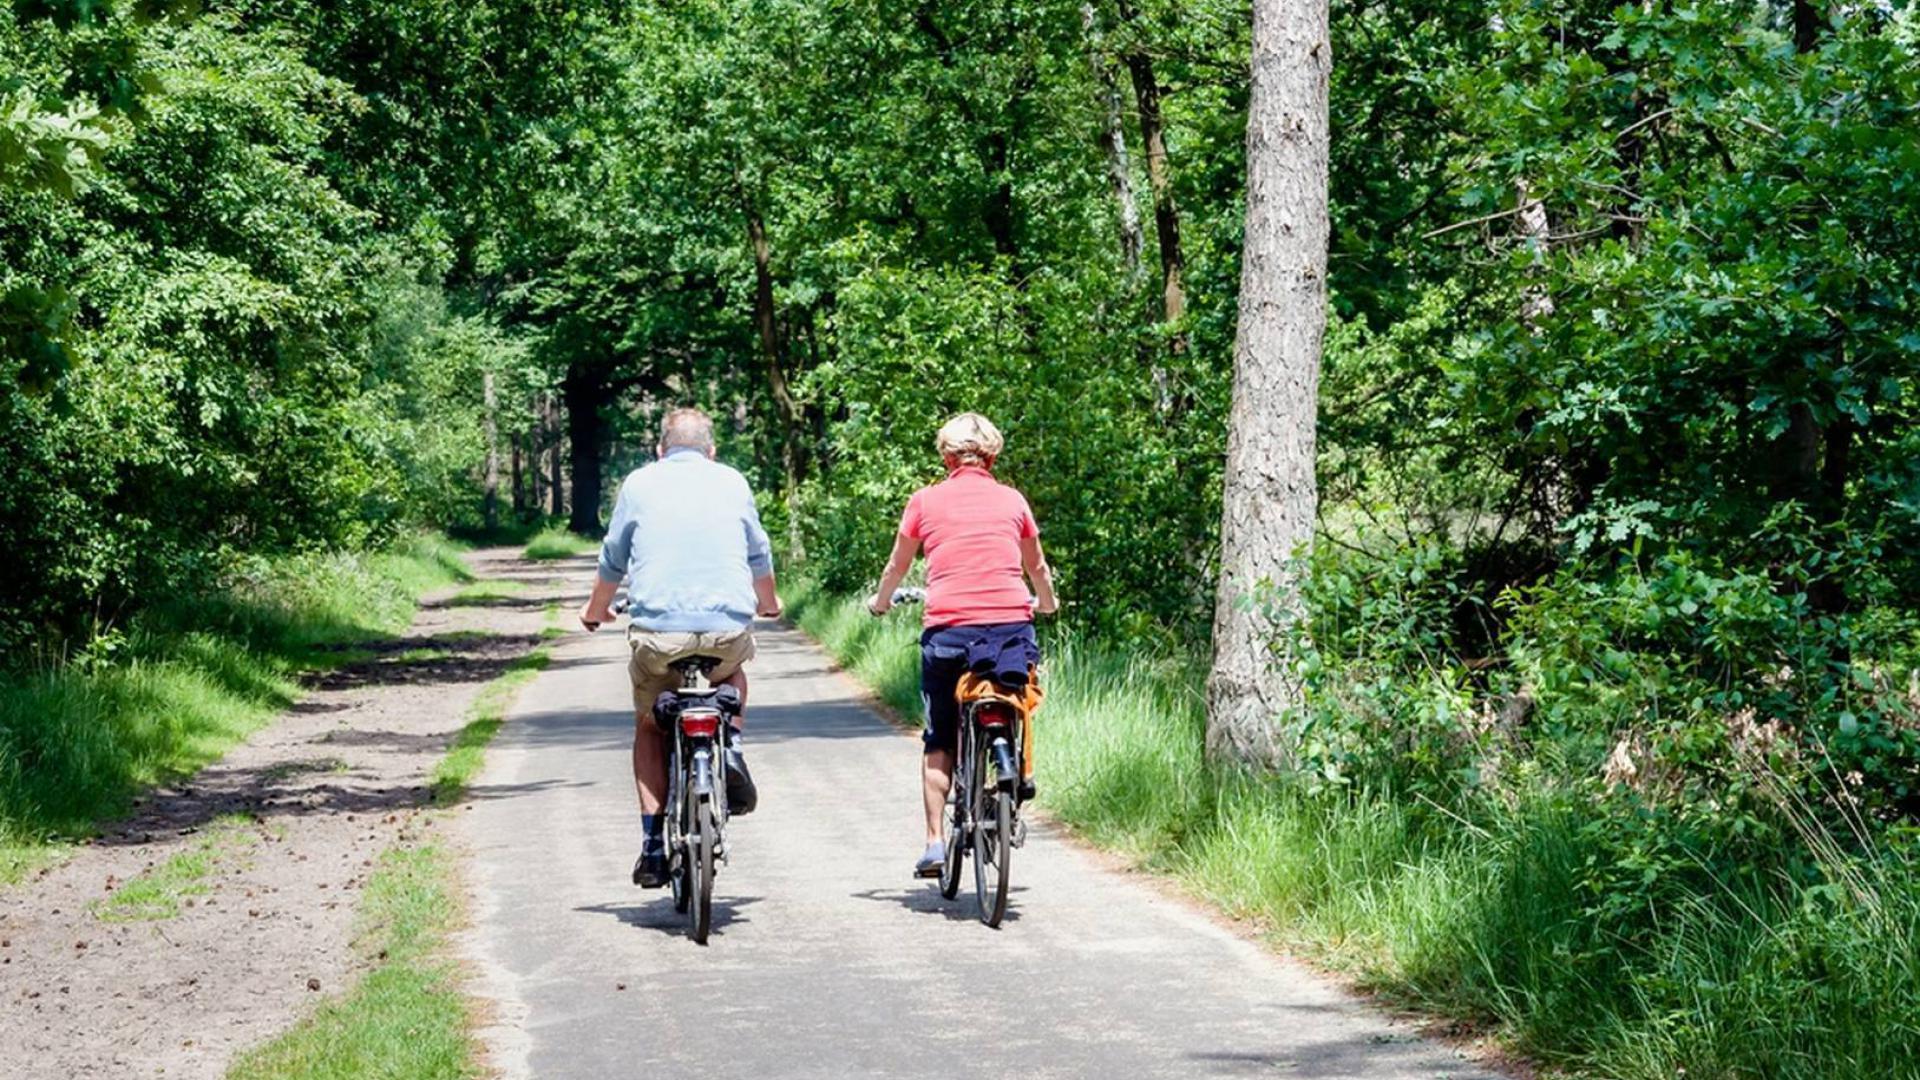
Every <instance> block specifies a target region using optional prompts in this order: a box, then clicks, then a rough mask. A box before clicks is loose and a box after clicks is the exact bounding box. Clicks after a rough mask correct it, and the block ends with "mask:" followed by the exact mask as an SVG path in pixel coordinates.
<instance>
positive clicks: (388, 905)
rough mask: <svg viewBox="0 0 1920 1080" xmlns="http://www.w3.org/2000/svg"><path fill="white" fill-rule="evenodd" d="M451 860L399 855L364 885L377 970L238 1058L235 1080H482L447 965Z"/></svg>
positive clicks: (370, 954)
mask: <svg viewBox="0 0 1920 1080" xmlns="http://www.w3.org/2000/svg"><path fill="white" fill-rule="evenodd" d="M453 883H454V876H453V862H452V858H451V857H450V856H449V855H448V854H447V853H446V852H445V851H444V850H443V849H441V848H439V847H436V846H433V845H426V846H421V847H397V848H394V849H392V850H390V851H388V852H386V853H385V854H384V855H382V856H381V857H380V862H379V864H378V866H377V867H376V869H375V870H374V873H373V876H372V877H371V878H369V879H368V881H367V889H366V894H365V897H364V899H362V901H361V907H360V912H359V921H360V930H359V934H358V938H357V941H356V948H358V949H359V950H360V951H361V952H362V954H363V955H365V957H366V958H367V959H368V960H369V961H371V962H373V964H374V967H373V970H372V971H370V972H368V973H367V975H366V976H365V977H364V978H362V979H361V980H360V981H359V983H357V984H356V985H355V986H354V988H353V989H352V990H350V991H348V992H347V993H346V994H344V995H342V996H340V997H338V998H335V999H333V1000H331V1001H328V1002H326V1003H325V1004H323V1005H321V1006H320V1008H319V1009H317V1010H315V1012H314V1013H313V1014H312V1015H311V1016H309V1017H307V1018H306V1019H305V1020H303V1021H301V1022H300V1023H299V1024H297V1025H296V1026H295V1027H294V1028H293V1029H292V1030H290V1031H288V1032H287V1033H286V1034H284V1035H281V1036H280V1037H279V1038H276V1039H274V1040H273V1041H272V1042H269V1043H267V1044H266V1045H264V1046H261V1047H258V1048H256V1049H254V1050H252V1051H250V1052H248V1053H247V1054H245V1055H244V1056H242V1057H241V1058H240V1060H239V1061H238V1062H236V1063H235V1064H234V1066H233V1068H232V1069H230V1070H229V1071H228V1073H227V1075H228V1077H229V1078H230V1080H287V1078H289V1077H302V1078H307V1080H361V1078H363V1077H373V1076H378V1077H389V1078H393V1080H402V1078H404V1080H455V1078H462V1077H473V1076H478V1075H480V1072H479V1065H478V1055H477V1054H476V1052H475V1049H474V1046H473V1042H472V1039H471V1038H470V1035H469V1027H470V1024H469V1017H468V1013H467V1003H466V999H465V997H464V996H463V995H462V993H461V991H460V986H459V981H458V978H457V974H456V972H455V970H454V967H453V965H452V963H451V962H449V961H448V960H446V959H445V955H444V954H445V952H446V948H447V940H448V935H450V934H451V933H452V932H453V930H454V928H455V927H456V926H457V925H458V922H459V914H458V913H459V910H460V902H459V898H458V896H457V892H456V890H455V888H454V884H453Z"/></svg>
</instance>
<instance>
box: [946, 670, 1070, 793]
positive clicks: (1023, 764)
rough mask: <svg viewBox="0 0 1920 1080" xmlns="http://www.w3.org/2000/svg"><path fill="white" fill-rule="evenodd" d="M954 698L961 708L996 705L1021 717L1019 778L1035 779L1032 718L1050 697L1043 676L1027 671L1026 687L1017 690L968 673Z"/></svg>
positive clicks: (962, 679) (1034, 671)
mask: <svg viewBox="0 0 1920 1080" xmlns="http://www.w3.org/2000/svg"><path fill="white" fill-rule="evenodd" d="M954 696H955V697H957V698H959V699H960V704H961V706H962V707H964V706H967V705H971V704H973V703H974V702H976V701H997V702H1000V703H1001V704H1003V705H1006V706H1007V707H1009V708H1011V709H1013V710H1014V711H1015V712H1016V713H1018V714H1019V716H1020V778H1021V779H1022V780H1031V779H1033V714H1034V713H1036V712H1039V711H1040V702H1041V701H1043V700H1045V698H1046V696H1047V694H1046V691H1044V690H1042V689H1040V673H1039V672H1038V671H1036V670H1034V669H1032V668H1028V669H1027V685H1025V686H1023V687H1021V688H1019V689H1018V690H1015V689H1012V688H1009V687H1005V686H1001V685H1000V684H999V683H997V682H994V681H993V680H992V679H983V678H981V677H980V676H978V675H975V674H974V673H973V672H971V671H969V672H966V673H965V674H963V675H961V676H960V685H959V686H958V687H957V688H956V689H955V690H954Z"/></svg>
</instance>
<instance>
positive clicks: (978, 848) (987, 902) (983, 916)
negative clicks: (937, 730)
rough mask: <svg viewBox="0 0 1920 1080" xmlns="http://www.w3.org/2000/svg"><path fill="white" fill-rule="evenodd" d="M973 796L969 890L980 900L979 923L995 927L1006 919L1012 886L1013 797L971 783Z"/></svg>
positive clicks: (980, 784) (979, 782)
mask: <svg viewBox="0 0 1920 1080" xmlns="http://www.w3.org/2000/svg"><path fill="white" fill-rule="evenodd" d="M982 756H984V755H982ZM981 764H983V765H984V764H985V762H984V761H983V762H981ZM981 775H984V770H983V771H982V774H981ZM973 792H974V800H973V805H974V813H973V888H974V892H975V893H976V894H977V895H978V896H979V899H980V921H981V922H983V923H986V924H987V925H988V926H992V927H998V926H999V925H1000V920H1002V919H1004V918H1006V916H1007V891H1008V889H1009V888H1010V887H1011V884H1012V876H1011V873H1010V869H1011V868H1010V865H1009V864H1010V862H1011V860H1012V857H1013V845H1012V843H1010V842H1009V841H1010V840H1011V839H1012V838H1013V795H1012V793H1011V792H1006V791H1000V790H998V789H997V788H992V787H988V786H987V785H986V784H985V783H984V782H981V781H975V783H974V785H973Z"/></svg>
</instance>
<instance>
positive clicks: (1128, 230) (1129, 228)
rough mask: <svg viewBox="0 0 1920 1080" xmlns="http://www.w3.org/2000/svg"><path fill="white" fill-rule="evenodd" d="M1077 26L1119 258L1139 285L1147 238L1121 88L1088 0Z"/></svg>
mask: <svg viewBox="0 0 1920 1080" xmlns="http://www.w3.org/2000/svg"><path fill="white" fill-rule="evenodd" d="M1080 25H1081V26H1082V27H1083V28H1084V29H1085V30H1086V33H1087V55H1088V59H1089V60H1090V61H1091V62H1092V65H1093V80H1094V85H1095V86H1096V87H1097V88H1098V90H1099V94H1100V149H1101V151H1102V152H1103V153H1104V154H1105V155H1106V159H1107V181H1108V182H1109V183H1110V184H1112V185H1113V201H1114V205H1115V206H1116V207H1117V208H1118V211H1119V218H1120V257H1121V259H1122V260H1123V261H1124V262H1125V263H1126V267H1127V287H1128V289H1129V290H1131V289H1133V288H1136V287H1138V283H1139V279H1140V274H1141V269H1140V252H1141V250H1142V249H1143V248H1144V247H1145V246H1146V237H1145V236H1143V235H1142V233H1141V231H1140V204H1139V203H1138V202H1137V201H1136V200H1135V199H1134V197H1133V165H1132V163H1131V162H1129V161H1128V160H1127V133H1126V129H1125V127H1123V126H1122V125H1121V122H1120V87H1119V86H1118V85H1117V84H1116V83H1115V82H1114V78H1113V67H1112V64H1111V62H1110V61H1109V60H1108V58H1107V53H1106V46H1105V44H1104V42H1103V40H1102V35H1101V32H1100V17H1099V15H1098V14H1097V13H1096V12H1095V11H1094V8H1093V4H1092V2H1091V0H1088V2H1087V3H1084V4H1081V5H1080Z"/></svg>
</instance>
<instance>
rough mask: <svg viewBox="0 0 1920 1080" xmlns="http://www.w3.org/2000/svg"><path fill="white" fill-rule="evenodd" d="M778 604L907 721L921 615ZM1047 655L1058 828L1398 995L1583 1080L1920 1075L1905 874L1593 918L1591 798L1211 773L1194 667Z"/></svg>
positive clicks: (1873, 864) (808, 590)
mask: <svg viewBox="0 0 1920 1080" xmlns="http://www.w3.org/2000/svg"><path fill="white" fill-rule="evenodd" d="M788 590H789V591H790V593H791V594H792V595H791V596H790V608H791V610H792V611H793V614H794V617H795V618H796V620H797V621H798V622H799V624H800V625H801V626H802V627H804V628H805V629H806V630H808V631H809V632H810V633H812V634H813V635H814V636H815V637H817V638H818V639H820V640H821V641H822V642H823V643H824V644H825V645H826V646H827V648H828V649H829V650H830V651H831V652H832V653H833V654H834V655H835V656H836V658H838V659H839V660H840V662H841V663H842V664H844V665H845V666H846V667H847V668H849V669H850V670H851V671H852V672H853V673H854V674H855V675H857V676H858V677H860V678H861V679H863V680H865V681H866V682H867V683H868V684H869V685H871V686H872V687H873V688H874V689H875V690H876V691H877V692H879V694H880V695H881V696H882V697H883V698H885V699H886V701H887V702H888V703H889V704H891V705H893V706H894V707H896V708H898V709H900V710H902V711H903V712H904V713H906V714H907V715H913V714H915V713H917V711H918V708H919V698H918V688H917V679H918V660H917V652H916V650H915V648H914V639H915V635H916V633H917V631H918V627H917V626H916V625H914V624H913V622H912V619H911V617H910V615H908V613H901V615H896V616H892V617H889V618H888V619H886V620H876V619H873V618H872V617H870V616H869V615H867V614H866V612H865V610H864V607H863V606H862V605H861V603H860V601H859V600H857V599H853V598H845V597H834V596H829V595H823V594H822V593H820V592H819V591H818V590H817V589H815V588H813V587H812V586H811V585H810V584H808V583H806V582H804V581H800V582H797V583H794V584H790V585H789V586H788ZM902 616H906V617H902ZM1047 652H1048V659H1047V666H1046V669H1045V679H1046V687H1047V691H1048V696H1047V703H1046V705H1045V707H1044V708H1043V710H1042V712H1041V713H1040V716H1039V720H1038V724H1037V727H1036V730H1035V737H1036V742H1037V744H1038V745H1037V747H1036V751H1035V754H1036V757H1037V759H1038V780H1039V785H1040V790H1041V795H1040V798H1041V802H1042V803H1043V804H1044V805H1045V806H1046V808H1047V809H1048V811H1049V812H1050V813H1052V814H1053V815H1054V816H1055V817H1057V818H1059V819H1060V820H1062V821H1065V822H1067V823H1068V824H1070V825H1072V826H1074V827H1075V829H1076V830H1078V831H1079V832H1080V833H1081V834H1082V835H1084V836H1086V837H1088V838H1089V839H1091V840H1093V841H1094V842H1096V843H1098V844H1101V845H1102V846H1106V847H1109V848H1114V849H1117V850H1119V851H1122V852H1124V853H1126V854H1128V855H1130V856H1131V857H1133V858H1135V859H1137V860H1139V861H1141V862H1142V863H1144V864H1145V865H1147V866H1149V867H1152V868H1154V869H1158V870H1161V871H1163V872H1167V873H1170V874H1173V875H1176V876H1177V877H1179V878H1180V879H1182V880H1183V881H1185V882H1186V883H1188V885H1189V886H1190V887H1191V888H1193V889H1194V890H1195V891H1197V892H1199V893H1201V894H1202V895H1204V896H1206V897H1208V898H1209V899H1211V900H1213V901H1215V902H1216V903H1218V904H1219V905H1221V906H1222V907H1224V908H1225V909H1227V910H1229V911H1231V912H1234V913H1236V914H1238V915H1242V916H1246V917H1249V918H1253V919H1257V920H1259V921H1260V922H1261V923H1263V924H1264V925H1265V926H1267V927H1268V928H1269V929H1270V932H1271V933H1272V934H1273V935H1274V937H1275V938H1276V939H1278V940H1279V941H1281V942H1282V943H1284V944H1286V945H1287V946H1289V947H1290V948H1293V949H1295V950H1297V951H1300V952H1304V953H1306V954H1308V955H1310V956H1312V957H1314V958H1316V959H1317V960H1319V961H1320V962H1322V963H1324V964H1326V965H1328V966H1331V967H1333V968H1336V969H1338V970H1341V971H1343V972H1346V973H1347V974H1348V975H1350V976H1351V977H1352V978H1353V979H1355V980H1356V981H1357V982H1358V983H1359V984H1360V985H1362V986H1364V987H1366V988H1368V989H1370V990H1372V991H1374V992H1377V993H1379V994H1381V995H1383V996H1384V997H1386V998H1388V999H1390V1000H1393V1001H1395V1002H1397V1003H1400V1004H1404V1005H1409V1006H1412V1007H1416V1008H1420V1009H1423V1010H1426V1011H1428V1012H1432V1013H1437V1014H1442V1015H1446V1016H1450V1017H1455V1018H1460V1019H1463V1020H1466V1021H1468V1022H1470V1023H1473V1024H1475V1025H1478V1026H1480V1027H1481V1028H1482V1029H1484V1030H1487V1031H1490V1032H1492V1033H1494V1034H1495V1035H1497V1036H1498V1037H1499V1038H1501V1039H1502V1040H1504V1041H1505V1042H1507V1043H1509V1044H1511V1045H1513V1046H1515V1047H1516V1048H1518V1049H1520V1050H1522V1051H1523V1052H1526V1053H1529V1054H1531V1055H1533V1056H1535V1057H1537V1058H1538V1059H1540V1060H1542V1061H1544V1062H1547V1063H1549V1064H1552V1065H1557V1066H1561V1067H1565V1068H1567V1069H1569V1070H1572V1071H1576V1072H1578V1073H1580V1074H1583V1075H1592V1076H1603V1077H1619V1078H1631V1080H1653V1078H1655V1077H1663V1078H1671V1077H1674V1076H1681V1075H1684V1076H1686V1077H1689V1078H1701V1077H1783V1078H1784V1077H1791V1078H1807V1080H1814V1078H1821V1080H1831V1078H1841V1077H1849V1078H1851V1077H1859V1078H1867V1077H1874V1078H1879V1077H1889V1078H1900V1077H1920V865H1916V863H1915V861H1914V859H1913V858H1912V857H1909V856H1906V855H1902V854H1899V853H1898V852H1897V851H1894V852H1887V853H1884V854H1883V855H1882V856H1881V857H1879V858H1877V859H1874V860H1868V861H1861V862H1855V863H1851V864H1848V865H1845V866H1842V865H1838V864H1834V863H1832V862H1831V859H1832V855H1831V853H1830V852H1821V851H1817V850H1804V851H1783V852H1782V853H1781V861H1782V862H1783V863H1791V862H1795V861H1796V860H1797V861H1799V862H1801V863H1803V864H1810V865H1816V866H1818V865H1825V866H1826V869H1827V872H1826V874H1825V877H1824V879H1821V878H1820V877H1818V875H1815V876H1814V877H1813V878H1812V880H1815V881H1817V882H1820V881H1823V882H1824V883H1817V884H1812V885H1808V884H1804V883H1799V882H1796V881H1792V880H1788V879H1787V878H1786V877H1784V876H1782V877H1780V878H1779V879H1778V880H1769V879H1767V878H1764V877H1761V878H1759V880H1757V881H1756V880H1747V881H1742V882H1737V883H1736V882H1728V881H1722V880H1719V879H1716V878H1714V877H1713V876H1712V875H1710V874H1698V875H1694V876H1693V877H1690V878H1686V879H1685V880H1688V881H1696V882H1697V883H1698V884H1697V887H1694V888H1692V889H1691V890H1690V891H1684V892H1683V893H1682V894H1681V895H1679V896H1677V897H1668V898H1666V899H1663V900H1661V901H1660V902H1658V903H1657V904H1656V903H1654V902H1651V901H1650V902H1649V903H1648V904H1647V905H1646V906H1644V907H1643V908H1642V909H1640V910H1631V911H1618V910H1611V909H1604V908H1603V907H1602V906H1601V905H1600V904H1599V903H1598V900H1597V898H1596V897H1594V896H1592V895H1589V894H1588V892H1587V891H1586V890H1585V889H1584V888H1583V885H1582V883H1583V882H1584V881H1585V880H1586V876H1585V871H1586V870H1587V869H1588V868H1589V866H1590V865H1591V864H1592V862H1593V861H1594V860H1599V859H1606V858H1612V857H1615V855H1614V854H1613V853H1610V852H1609V851H1608V850H1606V849H1605V848H1604V846H1603V844H1602V841H1601V840H1600V839H1599V837H1601V836H1602V835H1603V833H1602V830H1598V829H1596V828H1595V827H1594V826H1595V824H1596V820H1597V819H1596V815H1598V814H1600V813H1602V812H1603V811H1602V809H1601V808H1600V807H1599V805H1598V804H1597V803H1595V802H1594V801H1593V800H1591V799H1590V798H1588V797H1586V796H1585V795H1584V794H1583V793H1582V791H1580V790H1579V789H1577V788H1570V787H1566V786H1556V785H1555V784H1554V783H1553V782H1551V781H1549V780H1547V779H1545V778H1544V777H1542V778H1537V779H1533V780H1528V781H1522V782H1519V783H1518V784H1517V785H1516V786H1515V787H1514V788H1513V789H1512V790H1511V791H1509V792H1508V793H1507V797H1506V798H1504V799H1501V800H1488V801H1487V803H1486V805H1484V806H1476V807H1474V808H1473V809H1472V811H1471V813H1461V812H1460V811H1459V810H1456V809H1454V808H1441V807H1437V806H1434V805H1432V804H1430V803H1426V802H1423V801H1421V800H1417V799H1403V798H1399V797H1397V796H1396V795H1395V794H1394V793H1392V792H1383V791H1371V792H1368V791H1353V790H1345V791H1337V792H1333V793H1327V792H1321V791H1314V790H1309V789H1308V788H1307V787H1306V786H1305V785H1303V784H1301V783H1299V782H1297V781H1291V780H1288V779H1286V778H1279V777H1253V776H1249V775H1246V774H1243V773H1239V772H1237V771H1233V770H1220V769H1215V768H1212V767H1210V766H1209V765H1208V763H1207V762H1206V761H1205V760H1204V758H1203V755H1202V752H1201V745H1202V739H1201V736H1202V733H1203V725H1204V714H1203V706H1202V700H1201V688H1202V683H1203V674H1204V669H1203V666H1202V664H1201V663H1200V662H1199V661H1198V660H1196V659H1193V658H1189V657H1169V658H1147V657H1142V656H1137V655H1131V654H1128V653H1126V652H1123V651H1115V650H1110V649H1103V648H1100V647H1098V646H1096V645H1094V644H1090V643H1088V642H1084V641H1078V640H1074V639H1072V638H1071V637H1066V636H1064V635H1057V634H1056V635H1055V637H1054V640H1052V641H1050V642H1048V648H1047ZM1798 842H1799V841H1798V840H1796V839H1792V838H1783V839H1782V840H1781V843H1782V844H1792V843H1798ZM1823 860H1825V862H1824V863H1823ZM1650 872H1651V871H1650ZM1804 880H1806V879H1804V878H1803V881H1804Z"/></svg>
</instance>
